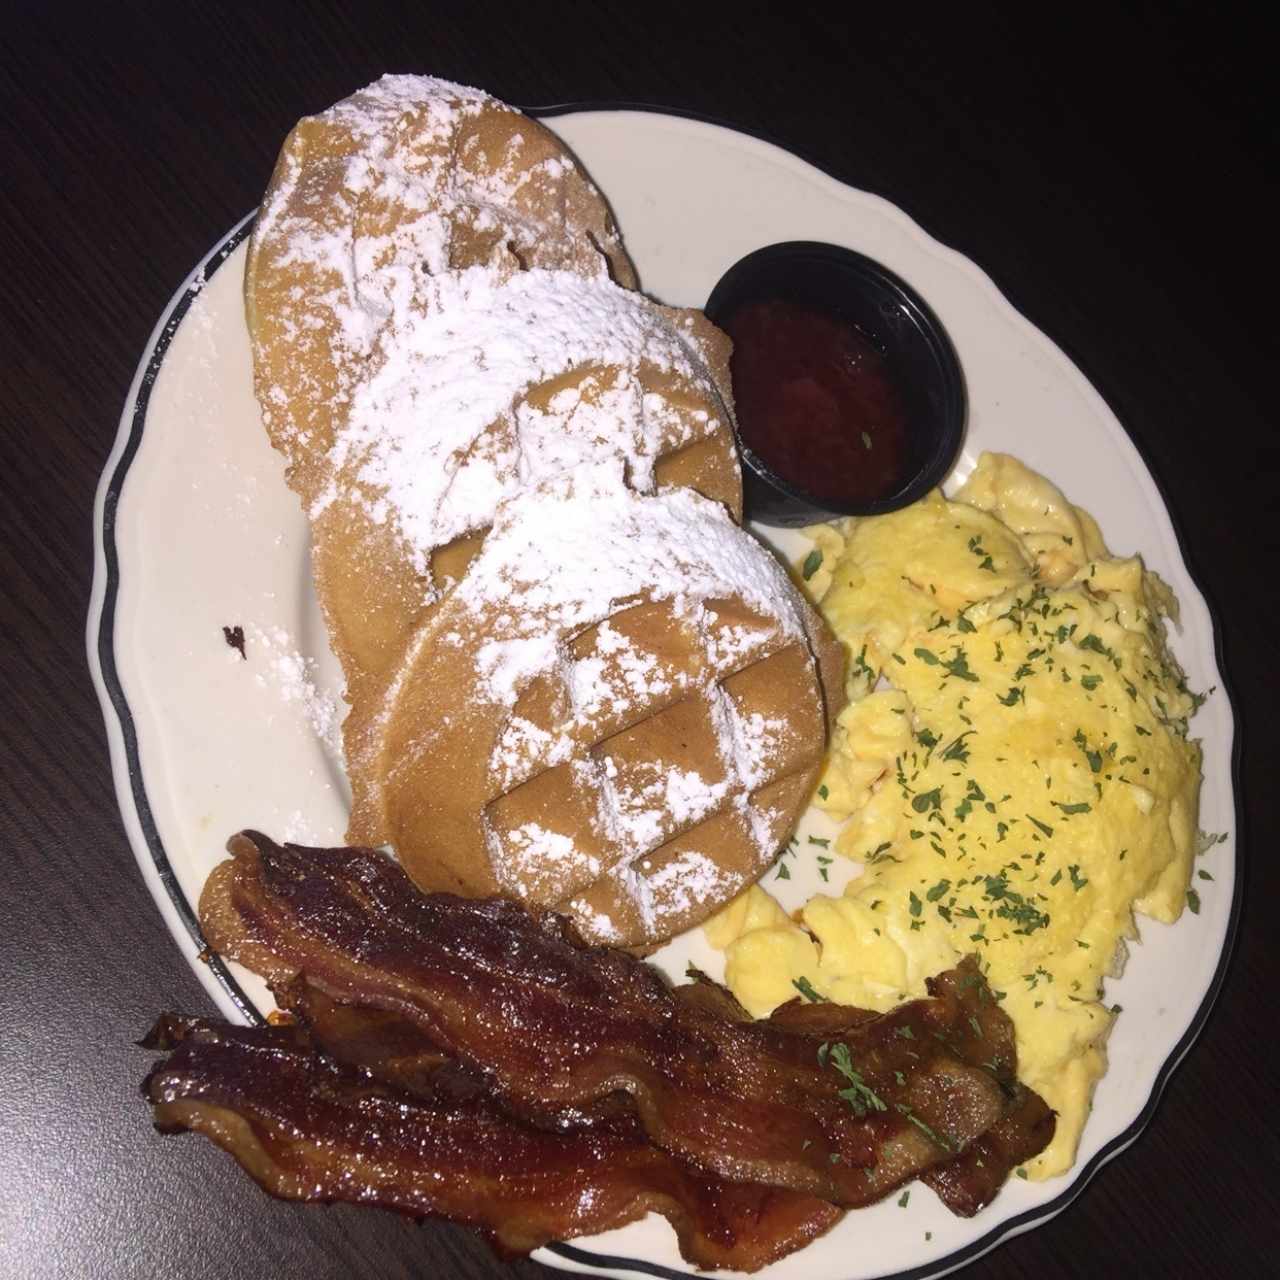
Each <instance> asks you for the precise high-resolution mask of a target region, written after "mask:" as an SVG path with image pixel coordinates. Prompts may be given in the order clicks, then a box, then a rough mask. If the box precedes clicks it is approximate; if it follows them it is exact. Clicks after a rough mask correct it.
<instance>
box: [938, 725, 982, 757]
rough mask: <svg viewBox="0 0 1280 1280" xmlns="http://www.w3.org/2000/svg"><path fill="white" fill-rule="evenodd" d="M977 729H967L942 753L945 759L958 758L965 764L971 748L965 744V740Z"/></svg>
mask: <svg viewBox="0 0 1280 1280" xmlns="http://www.w3.org/2000/svg"><path fill="white" fill-rule="evenodd" d="M976 732H977V730H975V729H966V730H965V731H964V732H963V733H962V734H961V735H960V736H959V737H958V738H957V739H956V740H955V741H954V742H952V743H951V745H950V746H949V747H948V748H947V749H946V750H945V751H944V752H943V753H942V758H943V759H944V760H958V761H960V763H961V764H963V763H964V762H965V761H966V760H968V758H969V748H968V747H966V746H965V744H964V740H965V739H966V738H967V737H969V735H970V734H972V733H976Z"/></svg>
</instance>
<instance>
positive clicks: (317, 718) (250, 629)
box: [237, 623, 343, 760]
mask: <svg viewBox="0 0 1280 1280" xmlns="http://www.w3.org/2000/svg"><path fill="white" fill-rule="evenodd" d="M245 634H246V638H247V640H248V642H249V643H248V645H247V646H246V647H247V649H248V654H247V656H248V657H249V659H250V662H251V664H252V665H253V668H254V680H255V681H256V682H257V683H258V684H259V685H260V686H261V687H262V688H264V689H270V690H272V691H273V692H274V693H275V694H276V695H277V696H278V697H279V698H280V700H281V702H283V703H285V704H286V705H289V706H297V705H301V708H302V712H303V714H304V715H305V716H306V719H307V723H308V724H309V725H310V726H311V728H312V730H313V732H314V733H315V735H316V737H317V738H319V739H320V741H321V742H322V743H323V744H324V748H325V750H326V751H328V752H329V754H330V755H331V756H332V757H333V758H334V759H335V760H341V759H342V716H343V712H342V710H341V709H340V707H339V706H338V701H337V699H336V698H334V696H333V695H332V694H330V693H326V692H324V691H323V690H322V689H320V688H319V686H318V685H317V683H316V678H315V677H316V661H315V659H314V658H308V657H306V656H305V655H304V654H302V653H300V652H299V651H298V649H297V646H296V645H295V644H294V642H293V637H292V636H291V635H290V634H289V632H288V631H286V630H285V629H284V628H283V627H269V628H266V629H264V628H262V627H259V626H255V625H254V624H252V623H250V624H249V625H248V626H247V627H246V628H245ZM237 661H238V658H237Z"/></svg>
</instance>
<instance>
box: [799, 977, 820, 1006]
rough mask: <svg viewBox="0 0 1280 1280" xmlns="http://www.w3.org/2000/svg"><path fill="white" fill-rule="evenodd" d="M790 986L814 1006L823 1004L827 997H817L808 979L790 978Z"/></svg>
mask: <svg viewBox="0 0 1280 1280" xmlns="http://www.w3.org/2000/svg"><path fill="white" fill-rule="evenodd" d="M791 985H792V986H793V987H795V989H796V990H797V991H798V992H799V993H800V994H801V995H802V996H804V998H805V999H806V1000H812V1001H813V1003H814V1004H823V1003H824V1002H825V1001H826V998H827V997H826V996H821V995H819V994H818V993H817V992H816V991H815V990H814V989H813V983H811V982H810V981H809V979H808V978H792V980H791Z"/></svg>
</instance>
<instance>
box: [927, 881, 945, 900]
mask: <svg viewBox="0 0 1280 1280" xmlns="http://www.w3.org/2000/svg"><path fill="white" fill-rule="evenodd" d="M950 888H951V881H950V880H939V881H938V883H937V884H935V885H934V886H933V888H932V889H930V890H929V892H928V893H926V894H925V895H924V896H925V897H926V898H928V899H929V901H930V902H937V900H938V899H939V898H941V897H942V896H943V895H944V894H945V893H946V892H947V890H948V889H950Z"/></svg>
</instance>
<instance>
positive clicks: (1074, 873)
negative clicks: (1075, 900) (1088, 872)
mask: <svg viewBox="0 0 1280 1280" xmlns="http://www.w3.org/2000/svg"><path fill="white" fill-rule="evenodd" d="M1067 871H1068V873H1069V874H1070V876H1071V887H1072V888H1073V889H1074V890H1075V891H1076V892H1077V893H1079V892H1080V890H1081V889H1083V888H1084V887H1085V885H1087V884H1088V883H1089V877H1088V876H1082V875H1081V874H1080V867H1079V865H1078V864H1075V863H1073V864H1072V865H1071V866H1069V867H1068V868H1067Z"/></svg>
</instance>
